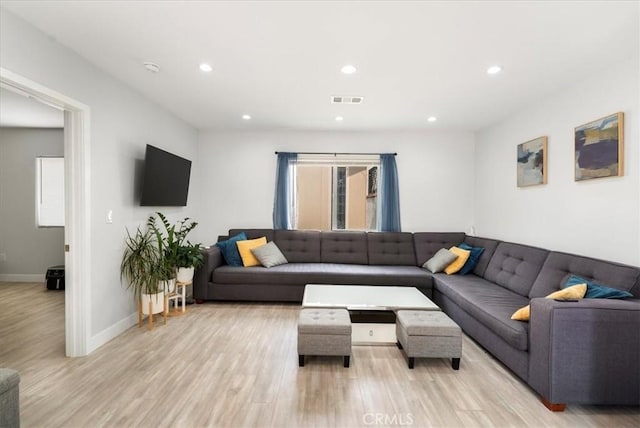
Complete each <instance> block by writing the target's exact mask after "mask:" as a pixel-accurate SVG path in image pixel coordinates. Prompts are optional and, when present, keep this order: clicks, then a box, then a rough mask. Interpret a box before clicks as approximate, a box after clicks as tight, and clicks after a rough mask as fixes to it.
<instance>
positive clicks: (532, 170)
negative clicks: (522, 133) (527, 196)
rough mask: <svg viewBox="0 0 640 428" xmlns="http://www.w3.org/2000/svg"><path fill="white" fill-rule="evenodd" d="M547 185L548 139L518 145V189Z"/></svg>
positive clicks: (537, 139)
mask: <svg viewBox="0 0 640 428" xmlns="http://www.w3.org/2000/svg"><path fill="white" fill-rule="evenodd" d="M538 184H547V137H538V138H536V139H534V140H531V141H527V142H526V143H522V144H518V187H527V186H536V185H538Z"/></svg>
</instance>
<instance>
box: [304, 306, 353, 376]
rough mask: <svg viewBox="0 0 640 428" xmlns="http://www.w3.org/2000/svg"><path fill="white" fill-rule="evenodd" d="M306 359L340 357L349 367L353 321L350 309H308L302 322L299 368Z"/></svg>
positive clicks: (305, 310) (305, 309)
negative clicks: (309, 357) (320, 356)
mask: <svg viewBox="0 0 640 428" xmlns="http://www.w3.org/2000/svg"><path fill="white" fill-rule="evenodd" d="M305 355H339V356H342V357H344V366H345V367H349V358H350V356H351V319H350V318H349V312H347V310H346V309H315V308H304V309H302V310H301V311H300V318H299V319H298V365H299V366H300V367H303V366H304V357H305Z"/></svg>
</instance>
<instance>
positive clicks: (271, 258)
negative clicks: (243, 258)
mask: <svg viewBox="0 0 640 428" xmlns="http://www.w3.org/2000/svg"><path fill="white" fill-rule="evenodd" d="M251 252H252V253H253V255H254V256H256V259H258V260H259V261H260V263H261V264H262V266H264V267H267V268H270V267H273V266H278V265H283V264H285V263H289V262H288V261H287V259H286V258H285V257H284V254H282V252H281V251H280V248H278V246H277V245H276V243H275V242H273V241H271V242H268V243H267V244H266V245H261V246H259V247H257V248H252V249H251Z"/></svg>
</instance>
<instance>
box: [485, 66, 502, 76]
mask: <svg viewBox="0 0 640 428" xmlns="http://www.w3.org/2000/svg"><path fill="white" fill-rule="evenodd" d="M501 71H502V67H500V66H499V65H492V66H491V67H489V68H487V73H488V74H498V73H500V72H501Z"/></svg>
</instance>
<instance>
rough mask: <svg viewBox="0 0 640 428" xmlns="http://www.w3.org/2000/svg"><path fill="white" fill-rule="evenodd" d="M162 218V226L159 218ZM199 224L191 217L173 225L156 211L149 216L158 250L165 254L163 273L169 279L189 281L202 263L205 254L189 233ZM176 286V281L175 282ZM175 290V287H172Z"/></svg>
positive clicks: (150, 227)
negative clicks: (189, 239)
mask: <svg viewBox="0 0 640 428" xmlns="http://www.w3.org/2000/svg"><path fill="white" fill-rule="evenodd" d="M156 216H157V219H159V220H160V226H159V225H158V224H157V219H156ZM197 225H198V223H197V222H195V221H192V220H191V219H190V218H189V217H186V218H185V219H184V220H181V221H179V222H178V223H177V224H175V225H173V224H171V223H169V221H168V220H167V218H166V217H165V215H164V214H162V213H160V212H156V213H155V214H154V215H152V216H150V217H149V220H148V221H147V226H148V227H149V229H151V231H152V232H153V233H154V235H155V236H156V240H157V241H158V245H159V246H158V251H159V252H160V253H161V254H162V255H163V259H164V262H165V264H164V267H163V272H162V273H163V275H164V276H166V277H167V280H169V279H171V278H176V277H177V280H178V281H179V282H189V281H191V280H192V279H193V272H194V270H195V268H196V267H198V266H200V265H202V262H203V260H204V259H203V256H202V251H201V246H200V244H192V243H191V242H189V241H188V240H187V235H188V234H189V232H191V231H192V230H193V229H195V227H196V226H197ZM173 285H174V286H175V283H174V284H173ZM171 291H173V289H171Z"/></svg>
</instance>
